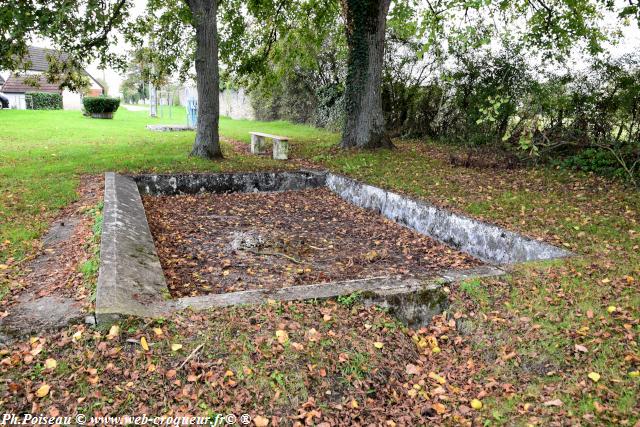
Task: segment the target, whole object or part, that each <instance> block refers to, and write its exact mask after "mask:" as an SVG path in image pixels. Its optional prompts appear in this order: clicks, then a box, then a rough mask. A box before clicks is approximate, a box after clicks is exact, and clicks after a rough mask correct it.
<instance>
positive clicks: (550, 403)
mask: <svg viewBox="0 0 640 427" xmlns="http://www.w3.org/2000/svg"><path fill="white" fill-rule="evenodd" d="M543 405H544V406H562V405H564V403H563V402H562V400H560V399H554V400H549V401H547V402H544V403H543Z"/></svg>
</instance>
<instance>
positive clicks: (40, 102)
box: [28, 92, 62, 110]
mask: <svg viewBox="0 0 640 427" xmlns="http://www.w3.org/2000/svg"><path fill="white" fill-rule="evenodd" d="M28 95H29V96H31V105H30V107H31V109H33V110H62V95H61V94H59V93H48V92H31V93H29V94H28Z"/></svg>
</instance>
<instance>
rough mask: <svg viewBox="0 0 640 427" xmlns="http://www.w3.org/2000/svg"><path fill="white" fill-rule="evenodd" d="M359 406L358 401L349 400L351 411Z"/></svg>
mask: <svg viewBox="0 0 640 427" xmlns="http://www.w3.org/2000/svg"><path fill="white" fill-rule="evenodd" d="M359 406H360V405H358V401H357V400H355V399H351V407H352V408H353V409H357V408H358V407H359Z"/></svg>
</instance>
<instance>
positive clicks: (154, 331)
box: [153, 328, 163, 337]
mask: <svg viewBox="0 0 640 427" xmlns="http://www.w3.org/2000/svg"><path fill="white" fill-rule="evenodd" d="M153 333H154V334H156V336H157V337H161V336H162V334H163V332H162V329H160V328H153Z"/></svg>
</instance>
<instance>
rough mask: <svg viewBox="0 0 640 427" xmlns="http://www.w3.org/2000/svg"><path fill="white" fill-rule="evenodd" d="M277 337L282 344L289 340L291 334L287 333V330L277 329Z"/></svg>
mask: <svg viewBox="0 0 640 427" xmlns="http://www.w3.org/2000/svg"><path fill="white" fill-rule="evenodd" d="M276 337H277V338H278V342H279V343H280V344H284V343H286V342H287V341H289V334H288V333H287V331H283V330H277V331H276Z"/></svg>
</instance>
